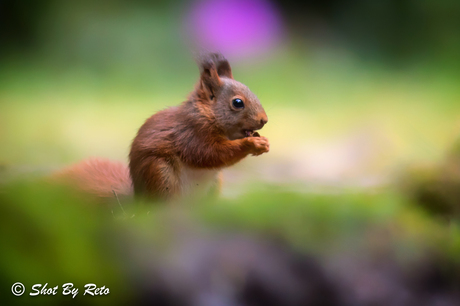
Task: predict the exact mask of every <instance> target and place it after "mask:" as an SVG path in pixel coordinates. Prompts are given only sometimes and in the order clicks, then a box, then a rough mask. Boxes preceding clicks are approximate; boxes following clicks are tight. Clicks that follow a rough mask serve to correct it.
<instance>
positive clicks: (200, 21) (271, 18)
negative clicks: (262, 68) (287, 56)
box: [187, 0, 281, 56]
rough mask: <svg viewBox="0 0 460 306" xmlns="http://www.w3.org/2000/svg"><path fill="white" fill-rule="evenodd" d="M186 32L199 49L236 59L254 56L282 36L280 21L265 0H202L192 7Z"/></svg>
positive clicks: (272, 7) (267, 48)
mask: <svg viewBox="0 0 460 306" xmlns="http://www.w3.org/2000/svg"><path fill="white" fill-rule="evenodd" d="M188 17H189V18H188V24H187V27H188V29H187V30H188V31H190V32H191V33H190V34H191V37H192V38H193V39H194V43H197V44H198V45H199V47H200V48H206V49H209V50H212V51H214V50H215V51H221V52H223V53H224V54H227V55H228V54H231V55H236V56H247V55H256V54H259V53H261V52H265V51H267V50H269V49H270V48H271V47H273V46H274V45H275V44H276V43H277V42H278V41H279V39H280V36H281V19H280V16H279V14H278V12H277V10H276V8H275V7H274V6H273V5H272V4H271V3H270V2H268V1H265V0H201V1H197V2H195V3H194V4H193V6H192V8H191V10H190V12H189V16H188Z"/></svg>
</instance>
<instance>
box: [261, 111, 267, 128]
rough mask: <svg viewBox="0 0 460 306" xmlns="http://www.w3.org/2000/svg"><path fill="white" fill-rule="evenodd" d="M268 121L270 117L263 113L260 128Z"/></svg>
mask: <svg viewBox="0 0 460 306" xmlns="http://www.w3.org/2000/svg"><path fill="white" fill-rule="evenodd" d="M267 122H268V117H267V115H265V114H264V115H263V116H262V118H261V119H260V128H262V127H263V126H264V125H265V124H267Z"/></svg>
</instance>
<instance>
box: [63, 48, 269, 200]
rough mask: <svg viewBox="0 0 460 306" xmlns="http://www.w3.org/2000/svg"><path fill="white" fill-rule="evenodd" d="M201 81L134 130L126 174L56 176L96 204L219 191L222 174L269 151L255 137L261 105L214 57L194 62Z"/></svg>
mask: <svg viewBox="0 0 460 306" xmlns="http://www.w3.org/2000/svg"><path fill="white" fill-rule="evenodd" d="M199 67H200V80H199V81H198V83H197V84H196V86H195V90H194V91H193V92H192V93H191V94H190V95H189V97H188V99H187V101H185V102H183V103H182V104H181V105H179V106H175V107H170V108H167V109H165V110H162V111H159V112H157V113H156V114H154V115H153V116H151V117H150V118H148V119H147V120H146V121H145V123H144V124H143V125H142V126H141V128H140V129H139V132H138V133H137V136H136V137H135V138H134V141H133V143H132V146H131V151H130V153H129V160H130V161H129V168H127V167H126V166H124V165H123V164H121V163H115V162H111V161H107V160H100V159H92V160H89V161H85V162H82V163H80V164H77V165H74V166H73V167H70V168H68V169H66V170H64V171H62V172H61V173H60V176H61V177H65V178H70V179H72V182H74V183H75V184H76V185H77V187H78V188H79V189H82V190H84V191H86V192H89V193H93V194H96V195H97V196H99V197H113V196H114V195H116V194H119V195H129V194H131V193H132V192H133V191H134V194H135V195H136V196H141V197H146V198H149V199H159V200H166V201H168V200H174V199H176V198H180V197H184V196H189V195H193V194H195V193H204V194H209V193H212V192H213V191H217V190H219V188H220V171H221V169H223V168H225V167H228V166H231V165H233V164H235V163H237V162H239V161H240V160H242V159H243V158H245V157H246V156H247V155H249V154H252V155H255V156H257V155H260V154H263V153H266V152H268V151H269V148H270V144H269V142H268V139H267V138H265V137H261V136H260V135H259V134H258V133H257V132H255V131H256V130H259V129H261V128H262V127H263V126H264V125H265V124H266V123H267V121H268V118H267V115H266V113H265V111H264V108H263V107H262V105H261V103H260V102H259V99H258V98H257V97H256V95H255V94H254V93H252V92H251V91H250V90H249V88H248V87H247V86H245V85H244V84H242V83H240V82H238V81H235V80H234V79H233V75H232V70H231V67H230V64H229V63H228V61H227V60H226V59H225V58H224V57H223V56H222V55H221V54H220V53H211V54H206V55H204V56H201V58H200V59H199Z"/></svg>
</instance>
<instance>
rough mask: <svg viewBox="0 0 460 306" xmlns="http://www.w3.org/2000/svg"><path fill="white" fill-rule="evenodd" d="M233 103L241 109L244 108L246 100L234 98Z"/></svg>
mask: <svg viewBox="0 0 460 306" xmlns="http://www.w3.org/2000/svg"><path fill="white" fill-rule="evenodd" d="M232 104H233V107H235V108H239V109H241V108H244V102H243V100H241V99H233V101H232Z"/></svg>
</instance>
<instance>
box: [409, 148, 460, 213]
mask: <svg viewBox="0 0 460 306" xmlns="http://www.w3.org/2000/svg"><path fill="white" fill-rule="evenodd" d="M401 182H402V185H401V186H402V187H403V188H402V191H403V192H405V193H406V195H407V196H408V197H409V198H410V199H411V200H413V201H414V202H415V203H416V204H418V205H420V206H421V207H423V208H425V209H426V210H427V211H428V212H430V213H432V214H433V215H436V216H441V217H443V218H445V219H448V220H451V219H452V218H455V219H460V145H459V142H458V141H457V143H456V144H455V145H454V146H453V148H451V150H450V151H449V152H448V154H447V156H446V157H445V158H444V160H442V161H441V162H439V163H438V164H424V165H412V167H410V168H409V170H408V172H407V173H405V174H404V176H403V178H401Z"/></svg>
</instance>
